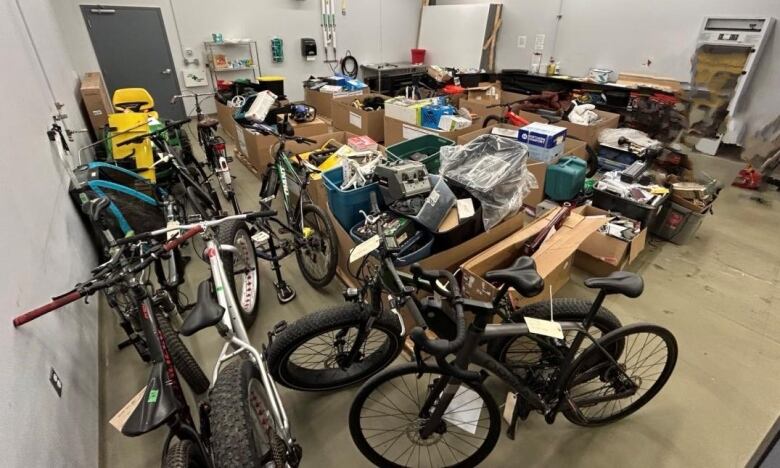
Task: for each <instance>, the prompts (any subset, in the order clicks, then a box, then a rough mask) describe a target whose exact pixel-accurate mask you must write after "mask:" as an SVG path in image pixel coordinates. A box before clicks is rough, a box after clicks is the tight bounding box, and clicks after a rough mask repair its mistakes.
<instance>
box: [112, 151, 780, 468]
mask: <svg viewBox="0 0 780 468" xmlns="http://www.w3.org/2000/svg"><path fill="white" fill-rule="evenodd" d="M695 163H696V167H697V168H698V169H700V170H704V171H706V172H707V173H709V174H710V175H712V176H714V177H717V178H720V179H721V180H723V181H726V183H728V182H730V181H731V179H732V178H733V176H734V175H735V174H736V172H737V171H738V170H739V168H740V167H741V165H740V164H739V163H736V162H733V161H728V160H725V159H721V158H713V157H707V156H696V157H695ZM232 170H233V173H234V175H235V176H236V177H237V180H236V185H237V187H238V192H239V196H240V198H241V201H242V208H243V209H246V210H249V209H252V208H253V207H255V206H256V195H257V191H258V181H257V179H256V178H255V176H254V175H253V174H252V173H250V172H249V171H248V170H247V169H246V168H244V167H243V166H242V165H241V164H240V163H239V162H238V161H236V162H234V163H233V164H232ZM754 195H756V194H755V193H753V192H748V191H744V190H740V189H735V188H732V187H727V188H726V189H725V190H724V191H723V192H722V195H721V198H720V199H719V201H718V203H717V205H716V207H715V215H714V216H708V217H707V219H706V220H705V222H704V225H703V226H702V228H701V230H700V231H699V233H698V235H697V236H696V238H695V239H694V240H693V241H691V242H690V243H689V245H686V246H677V245H674V244H671V243H664V242H661V241H657V240H656V241H650V245H648V247H647V248H646V250H645V252H644V253H643V254H642V256H641V257H640V258H639V259H638V260H637V262H636V263H635V264H634V265H633V266H632V269H635V270H636V271H639V272H641V274H642V275H643V276H644V279H645V284H646V287H645V292H644V294H643V295H642V296H641V297H640V298H638V299H634V300H630V299H626V298H622V297H611V298H609V299H608V301H607V303H606V306H607V307H609V308H610V309H611V310H612V311H613V312H614V313H615V314H617V315H618V317H619V318H620V319H621V321H622V322H623V323H633V322H639V321H646V322H653V323H657V324H660V325H663V326H665V327H667V328H669V329H670V330H671V331H672V332H673V333H674V334H675V336H676V337H677V340H678V344H679V352H680V355H679V360H678V363H677V368H676V369H675V372H674V374H673V375H672V378H671V380H670V382H669V383H668V384H667V385H666V387H665V388H664V389H663V391H662V392H661V394H660V395H659V396H657V397H656V398H655V399H654V400H653V401H652V402H651V403H650V404H649V405H648V406H646V407H645V408H643V409H642V410H641V411H640V412H638V413H636V414H634V415H632V416H631V417H629V418H627V419H625V420H623V421H621V422H618V423H615V424H613V425H610V426H605V427H602V428H598V429H585V428H580V427H576V426H574V425H572V424H570V423H568V422H567V421H566V420H565V419H564V418H559V420H558V422H556V423H555V424H554V425H552V426H549V425H547V424H545V423H544V421H543V420H542V418H541V417H539V416H537V415H532V416H531V418H530V419H529V420H528V421H527V422H526V423H524V424H522V425H521V426H520V427H519V430H518V435H517V438H516V440H515V441H511V440H509V439H507V438H506V437H505V436H503V435H502V436H501V439H500V440H499V443H498V445H497V447H496V449H495V450H494V451H493V453H492V454H491V455H490V457H489V458H488V459H487V461H486V462H485V463H484V466H529V467H547V466H551V467H552V466H577V467H580V466H582V467H598V466H625V467H628V466H630V467H708V468H713V467H740V466H744V464H745V462H746V461H747V460H748V459H749V458H750V456H751V455H752V453H753V451H754V450H755V448H756V446H757V445H758V444H759V443H760V442H761V440H762V439H763V437H764V435H765V434H766V432H767V431H768V430H769V428H770V427H771V425H772V423H773V422H774V421H775V419H776V418H777V415H778V414H779V413H780V385H779V384H778V382H780V380H778V378H777V376H778V375H780V338H778V336H780V292H778V289H777V285H778V281H780V253H778V252H780V250H778V248H777V246H775V247H772V246H773V245H775V242H776V239H777V232H776V229H777V228H778V227H779V226H780V213H779V212H778V211H777V210H776V207H777V206H778V204H780V196H779V195H778V193H777V192H772V193H765V194H763V198H764V200H765V201H766V203H765V204H762V203H759V202H756V201H754V200H751V196H754ZM284 267H285V270H284V274H285V276H286V278H287V279H288V280H289V281H290V283H291V284H292V285H294V287H295V288H296V290H297V292H298V297H297V298H296V299H295V300H294V301H293V302H291V303H289V304H287V305H284V306H281V305H279V303H278V302H277V301H276V298H275V294H274V290H273V287H272V286H271V283H270V280H269V279H270V278H271V275H270V273H271V272H270V270H269V268H268V265H267V264H266V263H264V262H261V263H260V269H261V273H262V274H263V275H264V276H263V278H264V279H265V281H264V282H263V286H262V290H261V301H262V308H261V310H260V317H259V319H258V321H257V322H256V323H255V325H254V327H253V328H252V330H251V331H250V336H251V338H252V339H253V343H254V344H255V345H256V346H258V347H259V346H260V345H261V344H262V343H264V342H266V341H267V331H268V330H269V329H270V327H271V326H272V325H273V324H275V323H276V322H278V321H279V320H287V321H293V320H295V319H297V318H299V317H302V316H304V315H306V314H307V313H310V312H312V311H314V310H317V309H319V308H322V307H325V306H327V305H330V304H338V303H340V302H341V301H342V299H341V296H340V292H341V285H340V284H339V283H338V282H337V281H334V282H333V283H332V284H331V285H329V286H328V287H327V288H326V289H325V290H324V291H315V290H313V289H312V288H310V287H309V286H308V284H307V283H306V282H305V281H304V280H303V278H302V277H301V275H300V273H299V272H298V268H297V264H296V263H295V260H294V259H293V258H292V257H290V258H288V259H287V260H286V261H285V262H284ZM187 274H188V277H190V278H192V280H191V282H192V283H193V284H197V282H199V281H200V280H201V279H202V278H204V277H205V275H206V268H205V264H203V263H202V262H200V261H199V260H194V261H193V262H192V266H191V267H190V268H189V269H188V271H187ZM583 279H584V276H583V275H582V274H579V273H575V275H574V277H573V278H572V281H571V282H570V283H569V284H568V285H567V286H566V287H565V288H564V289H563V291H562V292H561V294H560V295H561V296H572V297H585V298H588V297H592V293H591V291H589V290H586V289H585V288H584V287H583V286H582V280H583ZM190 297H194V296H190ZM101 319H102V320H101V351H102V352H101V356H102V357H101V401H100V407H101V429H102V434H101V441H100V442H101V443H100V447H101V452H100V460H101V466H106V467H115V468H125V467H126V468H131V467H149V466H157V465H159V457H160V453H161V445H162V442H163V439H164V437H165V434H164V433H163V430H158V431H157V432H154V433H151V434H147V435H144V436H141V437H138V438H135V439H130V438H127V437H124V436H122V435H121V434H120V433H119V432H118V431H116V430H115V429H114V428H112V427H111V426H110V425H109V424H108V420H109V419H110V418H111V416H112V415H113V414H114V413H115V412H116V411H117V410H118V409H119V408H121V407H122V406H123V405H124V404H125V403H126V402H127V401H128V400H129V399H130V398H131V397H132V396H133V395H134V394H135V393H136V392H137V391H138V390H139V389H140V388H141V387H142V386H143V385H145V383H146V379H147V368H146V367H145V366H144V365H142V364H141V363H140V361H139V359H138V357H137V355H136V354H135V353H134V351H132V350H131V349H127V350H124V351H117V349H116V346H115V345H116V343H117V342H119V341H120V339H121V332H120V331H119V329H118V327H117V326H116V324H115V321H114V320H113V317H112V316H111V315H110V311H108V310H104V311H103V313H102V317H101ZM185 341H186V342H187V344H188V346H190V349H191V350H192V351H193V353H194V354H195V356H196V358H197V359H198V360H199V362H200V364H201V366H202V367H203V368H204V369H205V370H206V373H207V375H210V373H211V369H212V368H213V365H214V361H215V358H216V355H217V354H218V352H219V349H220V346H221V339H220V337H219V336H218V334H217V333H216V331H214V330H204V331H202V332H200V333H199V334H197V335H196V336H195V337H192V338H185ZM491 388H492V389H493V390H494V394H495V396H496V398H497V399H498V400H499V401H501V402H503V401H504V397H505V394H504V393H503V391H502V390H501V388H500V386H496V385H492V386H491ZM356 390H357V389H356V388H353V389H349V390H345V391H341V392H336V393H332V394H306V393H300V392H293V391H289V390H286V389H283V390H282V397H283V398H284V402H285V407H286V409H287V411H288V414H289V416H290V418H291V422H292V425H293V428H294V431H295V434H296V436H297V438H298V440H299V441H300V443H301V445H302V447H303V454H304V456H303V463H302V466H303V467H315V466H316V467H320V468H327V467H341V466H353V467H363V466H370V464H369V463H368V462H367V461H366V460H365V459H364V458H363V457H362V456H361V454H360V453H359V452H358V450H357V449H356V448H355V447H354V445H353V443H352V440H351V438H350V436H349V429H348V427H347V412H348V408H349V404H350V402H351V400H352V396H353V394H354V393H355V391H356Z"/></svg>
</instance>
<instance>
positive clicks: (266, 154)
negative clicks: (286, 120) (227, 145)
mask: <svg viewBox="0 0 780 468" xmlns="http://www.w3.org/2000/svg"><path fill="white" fill-rule="evenodd" d="M291 123H292V125H293V128H294V129H295V135H297V136H303V137H311V136H315V135H321V134H323V133H328V131H329V129H330V127H329V126H328V124H326V123H325V122H324V121H322V119H319V118H317V119H314V120H313V121H311V122H305V123H297V122H291ZM236 129H237V130H236V131H237V132H240V133H238V134H237V138H236V146H237V147H238V148H239V150H240V151H241V153H242V154H243V155H245V156H246V158H247V160H248V161H249V163H250V164H251V165H252V166H253V167H254V169H255V170H257V171H258V172H259V173H262V171H263V170H264V169H265V167H266V166H268V165H269V164H271V163H272V162H273V156H272V154H271V149H272V146H274V145H275V144H276V143H277V141H278V140H277V139H276V137H274V136H270V135H269V136H265V135H262V134H260V133H256V132H254V131H252V130H247V129H246V128H244V127H241V126H238V124H236ZM288 146H291V144H288Z"/></svg>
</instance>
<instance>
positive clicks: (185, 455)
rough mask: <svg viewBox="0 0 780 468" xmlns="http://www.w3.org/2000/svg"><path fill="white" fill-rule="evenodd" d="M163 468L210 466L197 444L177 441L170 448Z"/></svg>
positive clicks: (189, 441)
mask: <svg viewBox="0 0 780 468" xmlns="http://www.w3.org/2000/svg"><path fill="white" fill-rule="evenodd" d="M162 466H163V468H206V467H207V466H208V464H207V463H206V461H205V460H204V459H203V454H202V453H200V450H199V449H198V446H197V444H195V443H194V442H193V441H191V440H176V441H173V442H172V443H171V445H170V446H169V447H168V452H167V453H166V454H165V460H163V464H162Z"/></svg>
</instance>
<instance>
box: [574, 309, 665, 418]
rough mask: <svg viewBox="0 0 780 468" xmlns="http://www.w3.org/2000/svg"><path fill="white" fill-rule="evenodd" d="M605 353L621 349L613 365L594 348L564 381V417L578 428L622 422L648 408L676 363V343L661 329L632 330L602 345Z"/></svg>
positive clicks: (607, 338) (609, 335)
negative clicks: (648, 404) (621, 420)
mask: <svg viewBox="0 0 780 468" xmlns="http://www.w3.org/2000/svg"><path fill="white" fill-rule="evenodd" d="M598 343H599V345H601V346H602V347H603V348H604V349H607V350H609V349H614V348H615V347H617V346H620V347H622V348H623V352H622V353H621V355H620V356H619V357H618V358H617V359H615V361H617V366H616V365H615V363H613V362H612V361H611V360H610V359H608V358H607V357H606V356H605V355H604V352H603V351H601V350H600V349H598V348H597V347H596V346H595V345H591V346H590V347H589V348H588V349H587V350H586V351H585V352H583V353H582V354H581V355H580V356H579V357H578V358H577V359H576V360H575V361H574V363H573V364H572V368H571V370H570V372H569V375H568V377H567V378H566V380H565V382H566V383H565V384H564V388H565V389H566V391H565V392H566V393H565V401H564V405H567V406H568V408H567V409H564V410H563V415H564V416H565V417H566V419H568V420H569V421H571V422H572V423H574V424H578V425H580V426H599V425H602V424H607V423H611V422H614V421H617V420H618V419H622V418H624V417H626V416H628V415H630V414H631V413H634V412H635V411H637V410H638V409H639V408H641V407H642V406H644V405H645V404H647V402H649V401H650V400H651V399H652V398H653V397H654V396H655V395H656V394H657V393H658V392H659V391H661V388H663V386H664V385H665V384H666V382H667V381H668V380H669V377H670V376H671V375H672V371H673V370H674V366H675V364H676V362H677V340H675V338H674V335H672V333H671V332H670V331H669V330H667V329H665V328H662V327H659V326H657V325H649V324H642V323H637V324H631V325H628V326H625V327H622V328H619V329H617V330H614V331H612V332H610V333H607V334H606V335H605V336H603V337H602V338H601V339H599V340H598Z"/></svg>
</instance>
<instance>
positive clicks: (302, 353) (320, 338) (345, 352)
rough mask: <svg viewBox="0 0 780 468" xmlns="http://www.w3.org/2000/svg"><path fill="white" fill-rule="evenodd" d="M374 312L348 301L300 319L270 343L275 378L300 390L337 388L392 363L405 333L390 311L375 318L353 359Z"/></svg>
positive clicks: (398, 351) (269, 357) (272, 369)
mask: <svg viewBox="0 0 780 468" xmlns="http://www.w3.org/2000/svg"><path fill="white" fill-rule="evenodd" d="M369 313H370V311H369V310H367V306H361V305H360V304H345V305H340V306H336V307H331V308H329V309H325V310H321V311H319V312H315V313H313V314H310V315H307V316H306V317H303V318H302V319H300V320H296V321H295V322H294V323H292V324H291V325H289V326H288V327H287V328H286V329H284V331H282V332H281V333H279V334H277V335H276V336H275V337H274V339H273V341H272V342H271V345H270V346H269V347H268V366H269V368H270V370H271V374H272V375H273V377H274V380H276V381H277V382H279V383H281V384H282V385H284V386H285V387H289V388H293V389H296V390H304V391H325V390H336V389H339V388H343V387H347V386H349V385H352V384H355V383H357V382H360V381H362V380H364V379H367V378H368V377H370V376H372V375H374V374H375V373H377V372H379V371H380V370H382V369H384V368H385V367H387V366H388V365H390V363H391V362H393V360H395V358H396V357H398V354H400V352H401V347H402V344H403V338H402V337H401V324H400V323H399V321H398V318H397V317H396V316H395V315H393V314H391V313H388V312H383V313H382V314H381V315H380V316H379V317H378V318H377V319H376V320H375V321H374V323H373V324H372V328H371V330H370V331H369V334H368V336H367V337H366V341H365V343H364V344H363V346H362V347H361V349H360V350H359V352H358V354H357V356H356V358H355V360H354V361H353V362H349V360H348V357H349V354H350V351H351V350H352V348H353V346H354V343H355V338H356V337H357V334H358V331H359V330H360V329H362V327H363V326H364V324H365V322H366V320H367V319H368V317H369Z"/></svg>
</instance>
